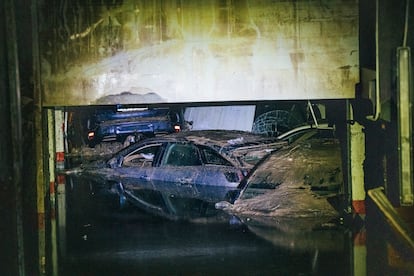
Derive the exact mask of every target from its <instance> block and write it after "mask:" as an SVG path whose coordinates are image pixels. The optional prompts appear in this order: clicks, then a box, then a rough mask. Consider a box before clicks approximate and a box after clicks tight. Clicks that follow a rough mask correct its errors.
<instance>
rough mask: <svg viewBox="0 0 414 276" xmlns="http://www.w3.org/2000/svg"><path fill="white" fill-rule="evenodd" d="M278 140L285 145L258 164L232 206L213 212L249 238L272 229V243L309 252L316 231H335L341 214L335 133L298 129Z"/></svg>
mask: <svg viewBox="0 0 414 276" xmlns="http://www.w3.org/2000/svg"><path fill="white" fill-rule="evenodd" d="M279 138H280V139H282V138H283V139H286V140H287V141H288V142H289V143H288V145H286V146H284V147H283V148H281V149H279V150H277V151H274V152H272V153H271V154H269V155H268V156H266V158H264V159H262V160H261V161H260V162H259V163H257V165H256V166H255V167H254V168H253V169H252V170H251V172H250V175H249V176H248V177H246V178H245V179H244V180H243V181H242V182H241V184H240V188H241V189H242V190H241V192H240V193H239V195H238V198H237V199H236V200H235V201H234V202H233V203H231V202H230V203H229V202H219V203H217V204H216V208H218V209H221V210H224V211H225V212H227V213H228V214H230V215H233V216H235V217H237V218H238V219H239V220H240V222H241V223H243V224H245V225H247V226H248V228H251V227H252V229H254V230H252V231H253V232H255V231H260V232H261V231H262V230H263V229H264V228H263V227H265V228H266V229H267V228H273V230H271V229H270V230H269V231H268V230H266V234H265V235H266V236H267V237H270V236H271V237H272V238H271V239H272V241H274V242H277V243H282V242H283V241H289V242H288V243H287V245H288V246H293V245H294V246H295V247H301V248H308V249H309V247H312V248H313V247H314V246H316V243H315V242H314V241H315V240H314V239H313V238H315V237H316V236H318V235H319V232H318V231H319V230H321V229H325V228H334V227H336V225H334V224H335V223H334V222H336V221H338V220H337V219H338V218H339V217H340V216H341V215H342V214H341V212H342V210H343V209H344V208H342V207H341V200H340V199H341V198H342V197H343V196H344V191H343V169H342V158H341V147H340V142H339V139H337V138H336V137H335V129H334V128H332V127H327V126H326V127H323V128H320V129H317V128H312V127H308V128H299V129H297V130H294V131H291V132H290V133H289V135H286V136H282V137H279ZM258 225H261V226H263V227H258ZM269 233H273V234H275V235H273V234H272V235H269ZM315 234H316V235H315ZM282 236H283V237H284V238H283V239H281V237H282ZM310 237H312V238H310ZM305 241H306V242H305ZM321 246H322V245H321V244H318V247H321Z"/></svg>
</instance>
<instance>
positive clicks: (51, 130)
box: [47, 109, 58, 275]
mask: <svg viewBox="0 0 414 276" xmlns="http://www.w3.org/2000/svg"><path fill="white" fill-rule="evenodd" d="M47 133H48V138H49V139H48V151H49V162H48V165H49V198H50V246H51V254H50V258H51V260H50V262H49V263H50V265H51V272H52V275H57V274H58V256H57V245H58V243H57V230H56V199H55V197H56V195H55V185H56V181H55V118H54V112H53V110H52V109H48V111H47Z"/></svg>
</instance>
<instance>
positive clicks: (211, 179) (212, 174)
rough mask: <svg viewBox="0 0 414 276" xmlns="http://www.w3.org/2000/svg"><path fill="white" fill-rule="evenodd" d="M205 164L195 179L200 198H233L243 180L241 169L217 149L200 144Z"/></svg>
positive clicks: (207, 199)
mask: <svg viewBox="0 0 414 276" xmlns="http://www.w3.org/2000/svg"><path fill="white" fill-rule="evenodd" d="M199 150H200V153H201V156H202V160H203V163H204V166H202V169H201V170H200V171H199V173H198V174H197V176H196V177H195V179H194V184H195V187H194V188H195V189H196V190H197V192H198V194H199V196H200V198H203V200H205V201H208V202H214V203H215V202H218V201H222V200H230V201H231V200H232V199H233V195H235V194H237V192H238V190H239V189H238V186H239V183H240V181H241V180H242V177H243V176H242V173H241V171H240V170H239V169H238V168H236V167H235V166H234V165H233V164H232V163H231V162H230V161H228V160H227V159H225V158H224V157H223V156H221V155H220V154H219V153H218V152H217V151H215V150H213V149H211V148H209V147H206V146H202V145H199Z"/></svg>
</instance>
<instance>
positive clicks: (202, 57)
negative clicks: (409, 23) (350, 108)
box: [39, 0, 359, 106]
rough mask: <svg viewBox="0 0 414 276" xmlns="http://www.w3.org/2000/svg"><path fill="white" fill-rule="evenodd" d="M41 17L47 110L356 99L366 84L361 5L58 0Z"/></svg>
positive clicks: (351, 1) (347, 1)
mask: <svg viewBox="0 0 414 276" xmlns="http://www.w3.org/2000/svg"><path fill="white" fill-rule="evenodd" d="M39 11H40V13H41V20H42V24H40V26H43V27H41V28H42V29H41V30H40V33H41V42H42V44H43V45H42V52H43V54H42V76H43V82H42V83H43V87H44V95H43V103H44V105H46V106H48V105H50V106H53V105H55V106H61V105H87V104H113V103H135V104H136V103H158V102H208V101H240V100H241V101H244V100H277V99H321V98H325V99H337V98H353V97H354V86H355V84H356V83H358V82H359V65H358V2H357V1H355V0H344V1H339V0H335V1H322V0H318V1H316V0H315V1H309V0H306V1H305V0H298V1H282V0H280V1H271V0H262V1H249V0H238V1H231V0H227V1H224V0H220V1H213V0H210V1H190V0H181V1H177V0H158V1H150V0H140V1H139V0H124V1H118V4H111V5H101V4H100V5H99V6H97V5H95V4H94V3H93V2H92V0H86V1H80V0H78V1H76V0H72V1H64V0H59V1H54V4H53V5H45V6H40V7H39ZM46 26H47V27H46ZM123 92H127V93H123ZM121 93H123V94H121Z"/></svg>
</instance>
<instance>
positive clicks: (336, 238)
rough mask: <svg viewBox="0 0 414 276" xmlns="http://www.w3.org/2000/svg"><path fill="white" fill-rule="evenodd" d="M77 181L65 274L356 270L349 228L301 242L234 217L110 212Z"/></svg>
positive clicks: (338, 272)
mask: <svg viewBox="0 0 414 276" xmlns="http://www.w3.org/2000/svg"><path fill="white" fill-rule="evenodd" d="M71 184H72V185H71V187H72V188H71V189H69V188H68V191H67V192H68V194H67V211H68V224H67V240H68V243H67V244H68V246H67V247H68V248H67V252H66V256H65V257H64V258H62V260H63V261H62V263H63V266H61V270H62V274H63V275H76V274H77V275H187V274H190V275H224V274H226V275H234V274H237V275H310V274H312V275H313V274H316V275H330V274H331V273H332V271H335V275H350V272H349V271H350V270H349V268H350V265H349V254H350V253H349V250H348V247H347V246H344V244H346V238H347V234H346V233H345V232H337V234H336V235H331V234H328V232H326V231H323V230H321V232H319V233H318V235H316V236H315V235H313V236H312V235H311V236H307V237H306V236H305V237H301V238H300V239H295V237H294V236H286V235H284V233H282V232H281V231H278V230H277V229H276V228H271V227H269V228H267V227H256V226H253V225H250V226H246V225H241V224H237V223H236V224H230V223H229V220H215V221H213V222H212V221H208V222H206V221H201V222H200V221H198V222H197V223H190V222H177V221H169V220H165V219H161V218H155V217H153V216H150V215H148V214H146V213H144V212H141V211H138V210H137V209H135V208H126V209H124V210H121V211H119V210H113V209H112V210H111V209H110V208H109V205H104V203H102V201H101V202H99V201H98V200H96V199H97V198H96V194H93V193H91V192H90V189H89V187H88V185H87V184H85V183H82V182H80V181H72V182H71ZM294 243H296V244H301V245H303V246H291V245H292V244H294Z"/></svg>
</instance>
